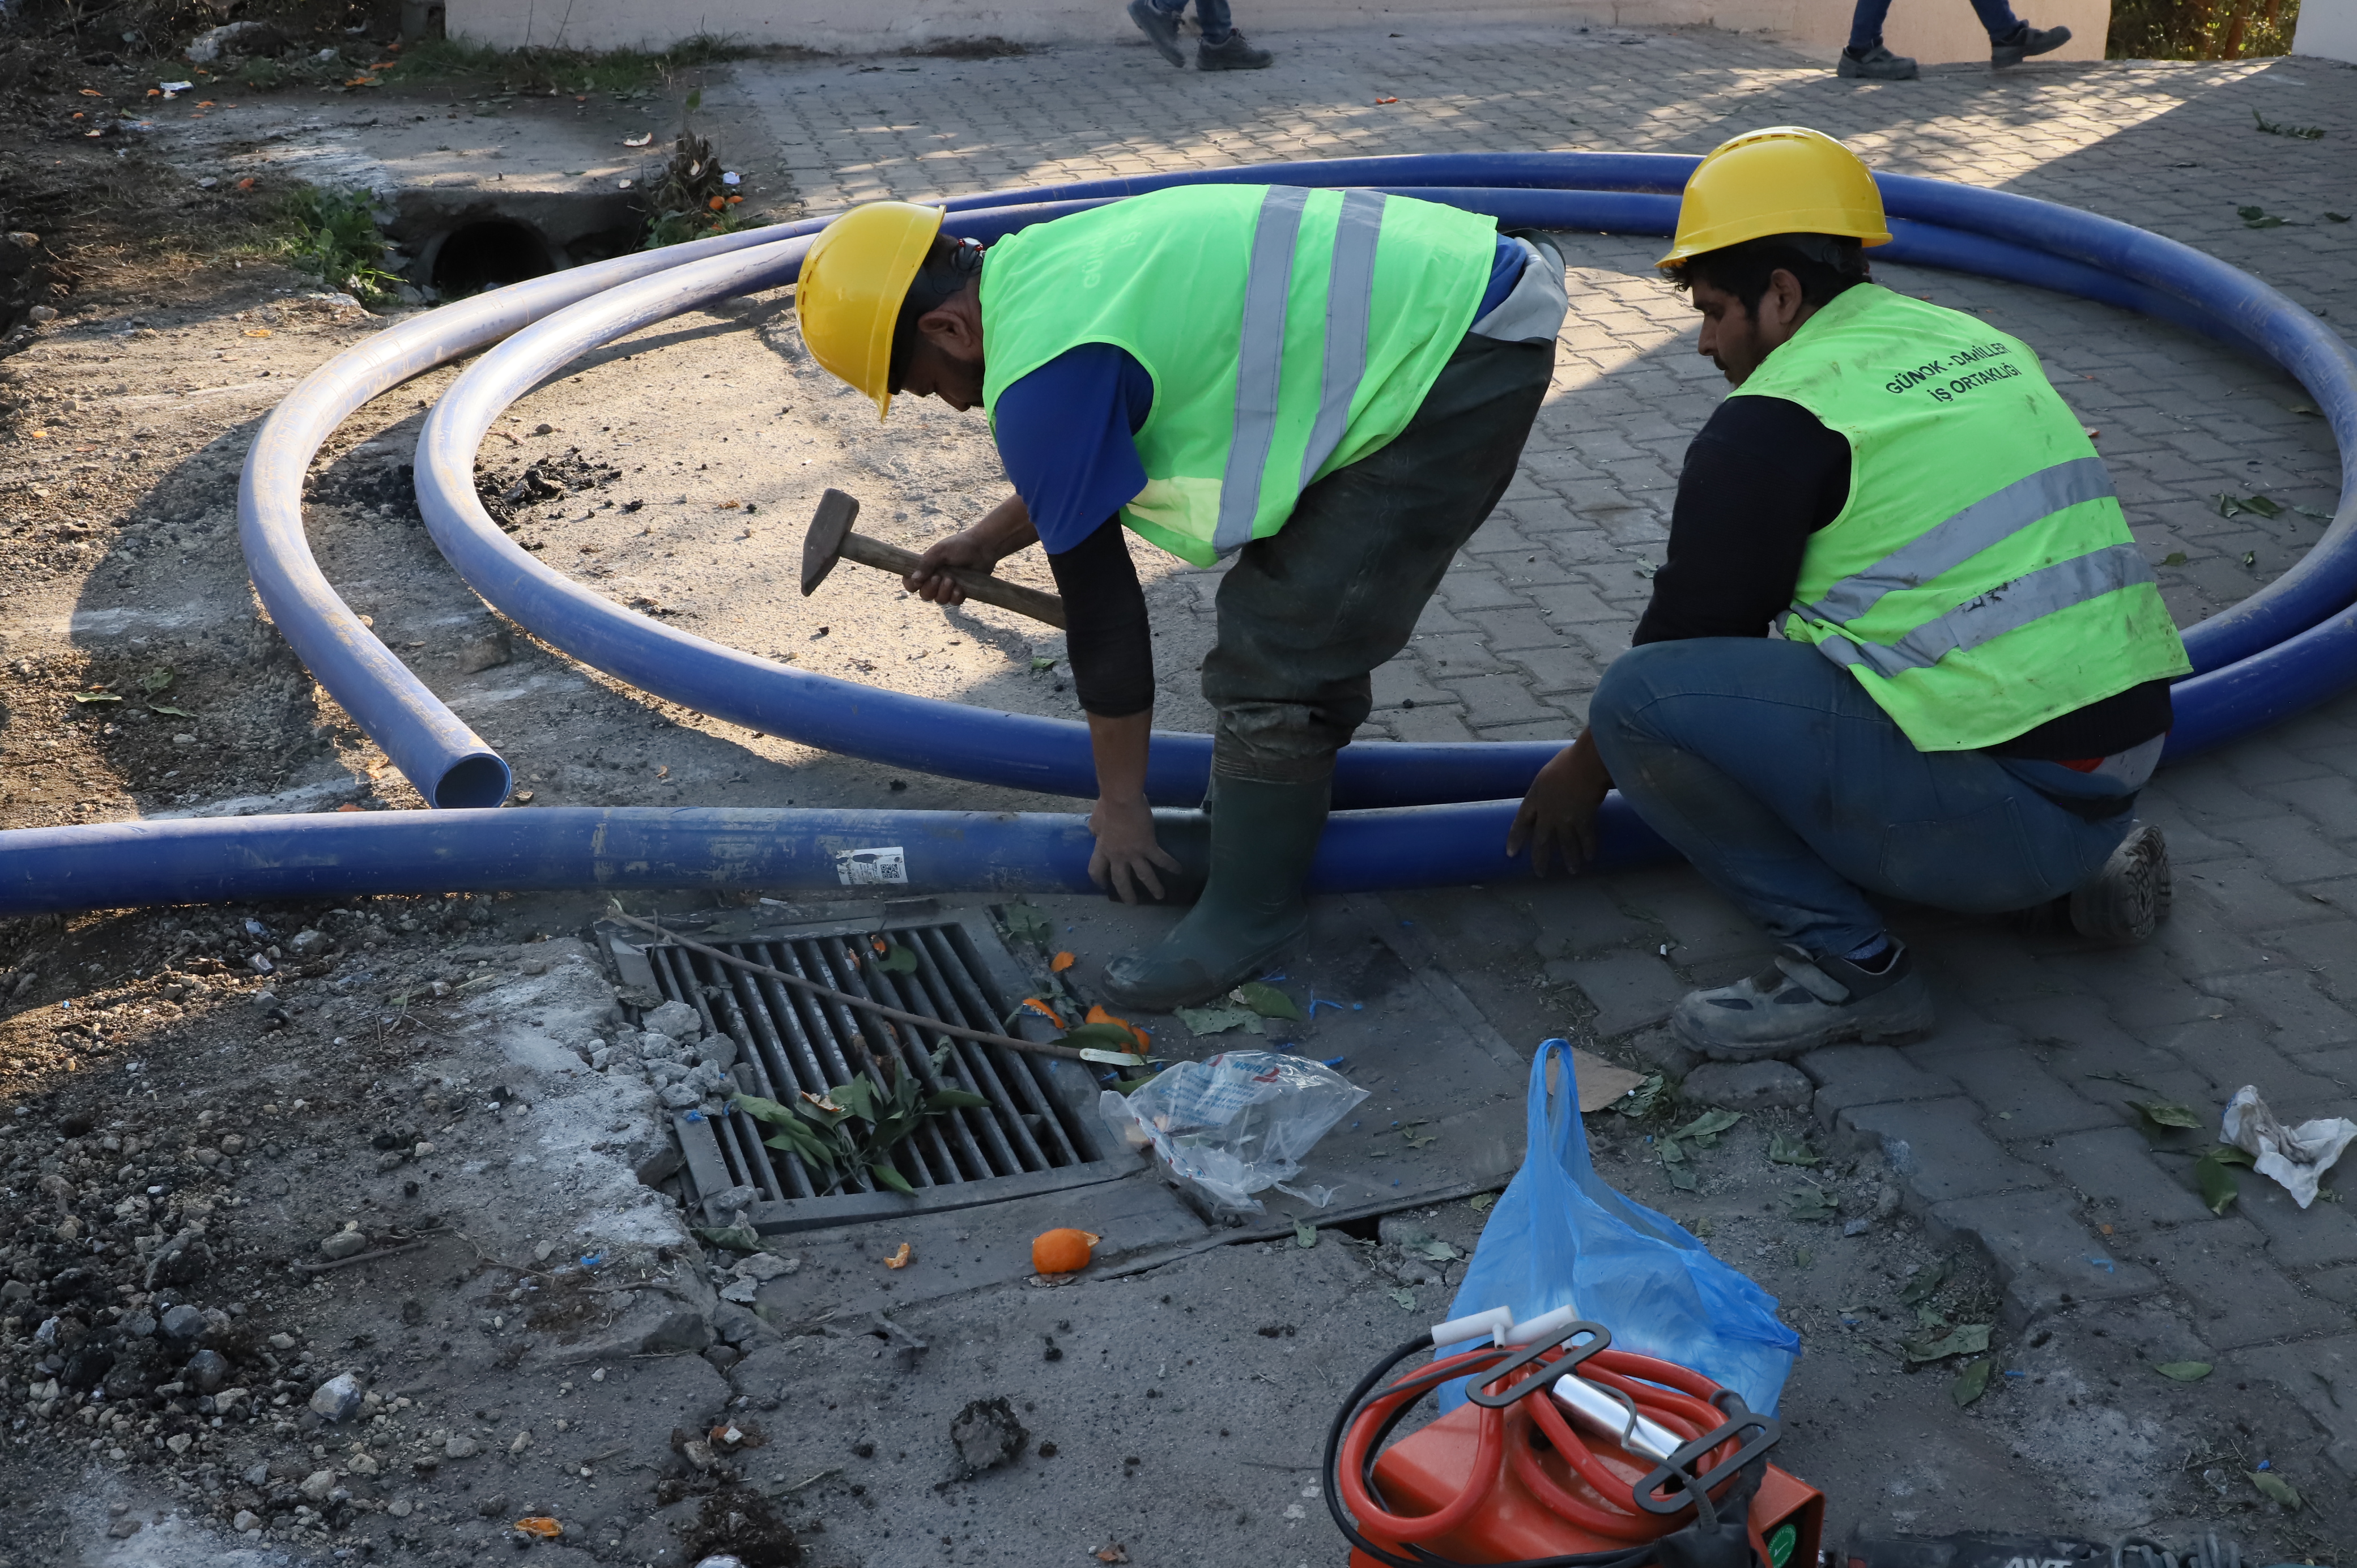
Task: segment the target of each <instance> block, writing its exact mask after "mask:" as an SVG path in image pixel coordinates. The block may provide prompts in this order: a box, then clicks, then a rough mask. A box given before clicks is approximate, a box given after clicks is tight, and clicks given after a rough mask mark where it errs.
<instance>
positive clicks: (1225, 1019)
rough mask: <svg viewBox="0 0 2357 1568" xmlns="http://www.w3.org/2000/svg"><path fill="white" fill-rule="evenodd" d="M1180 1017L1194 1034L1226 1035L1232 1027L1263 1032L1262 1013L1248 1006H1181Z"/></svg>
mask: <svg viewBox="0 0 2357 1568" xmlns="http://www.w3.org/2000/svg"><path fill="white" fill-rule="evenodd" d="M1177 1016H1178V1019H1179V1022H1180V1023H1182V1024H1184V1025H1186V1026H1187V1028H1188V1032H1189V1033H1190V1034H1194V1035H1198V1036H1200V1035H1224V1034H1226V1033H1227V1032H1228V1031H1229V1030H1230V1029H1243V1030H1244V1031H1246V1032H1248V1033H1250V1034H1254V1035H1257V1034H1259V1033H1261V1032H1262V1031H1261V1023H1260V1015H1259V1014H1257V1013H1254V1012H1253V1011H1252V1010H1251V1009H1250V1008H1246V1007H1181V1008H1179V1010H1178V1014H1177Z"/></svg>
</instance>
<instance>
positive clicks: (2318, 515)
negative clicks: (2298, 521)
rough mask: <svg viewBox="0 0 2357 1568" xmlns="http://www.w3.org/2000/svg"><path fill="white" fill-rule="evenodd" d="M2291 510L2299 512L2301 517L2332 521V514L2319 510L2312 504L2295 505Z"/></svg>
mask: <svg viewBox="0 0 2357 1568" xmlns="http://www.w3.org/2000/svg"><path fill="white" fill-rule="evenodd" d="M2291 510H2294V511H2296V512H2298V513H2299V515H2300V516H2302V517H2312V518H2315V519H2317V520H2319V521H2323V522H2330V521H2332V514H2331V513H2330V512H2329V511H2320V510H2318V509H2316V508H2315V507H2312V506H2296V507H2294V508H2292V509H2291Z"/></svg>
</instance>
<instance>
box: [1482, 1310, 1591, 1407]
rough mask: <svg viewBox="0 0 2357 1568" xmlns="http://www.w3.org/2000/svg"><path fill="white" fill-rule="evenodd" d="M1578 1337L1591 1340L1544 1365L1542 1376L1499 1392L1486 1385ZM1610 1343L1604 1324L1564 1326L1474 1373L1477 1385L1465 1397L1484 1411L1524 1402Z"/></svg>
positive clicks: (1523, 1367)
mask: <svg viewBox="0 0 2357 1568" xmlns="http://www.w3.org/2000/svg"><path fill="white" fill-rule="evenodd" d="M1582 1334H1588V1335H1593V1336H1594V1337H1593V1338H1591V1339H1589V1340H1588V1342H1587V1344H1585V1345H1582V1346H1580V1347H1579V1348H1577V1349H1575V1350H1573V1351H1571V1352H1570V1354H1568V1355H1566V1356H1562V1357H1558V1358H1557V1359H1555V1360H1552V1361H1548V1362H1546V1365H1545V1369H1544V1373H1543V1374H1541V1375H1539V1376H1536V1377H1529V1378H1524V1379H1523V1380H1521V1381H1520V1382H1518V1383H1515V1384H1514V1385H1513V1386H1512V1387H1511V1388H1509V1389H1507V1390H1506V1391H1504V1392H1503V1393H1491V1391H1490V1388H1489V1385H1490V1384H1491V1383H1496V1382H1501V1381H1503V1380H1506V1379H1508V1378H1511V1377H1512V1376H1513V1375H1514V1374H1515V1373H1517V1372H1520V1371H1522V1370H1523V1369H1525V1368H1528V1367H1530V1366H1531V1365H1532V1364H1533V1363H1534V1362H1537V1361H1540V1360H1541V1359H1544V1357H1545V1356H1546V1353H1547V1352H1548V1351H1550V1350H1553V1349H1555V1348H1556V1347H1557V1346H1560V1345H1565V1344H1567V1343H1568V1342H1569V1341H1571V1340H1573V1339H1575V1338H1577V1337H1579V1336H1580V1335H1582ZM1611 1343H1612V1330H1610V1329H1609V1328H1607V1327H1605V1326H1604V1325H1602V1324H1600V1323H1587V1322H1574V1323H1566V1324H1565V1325H1564V1326H1563V1330H1562V1332H1561V1333H1558V1334H1551V1335H1549V1336H1548V1337H1545V1338H1544V1339H1535V1340H1533V1341H1532V1342H1531V1343H1530V1344H1528V1345H1525V1346H1523V1348H1521V1349H1519V1350H1517V1351H1515V1352H1514V1353H1513V1354H1512V1355H1511V1356H1509V1357H1507V1358H1506V1359H1504V1360H1502V1361H1501V1362H1499V1363H1498V1364H1497V1365H1496V1366H1494V1367H1491V1369H1489V1370H1487V1371H1485V1372H1480V1373H1477V1374H1475V1375H1476V1376H1478V1377H1479V1378H1480V1383H1479V1384H1477V1385H1474V1386H1472V1387H1469V1388H1468V1389H1467V1390H1466V1391H1465V1397H1466V1398H1467V1399H1469V1400H1471V1401H1472V1402H1474V1403H1475V1404H1478V1405H1480V1407H1481V1408H1482V1409H1484V1410H1503V1409H1505V1408H1506V1407H1507V1406H1508V1405H1510V1404H1512V1403H1513V1402H1515V1401H1516V1400H1520V1399H1527V1398H1529V1397H1530V1396H1531V1395H1532V1394H1533V1393H1534V1392H1536V1391H1538V1390H1540V1389H1544V1388H1546V1387H1549V1386H1550V1385H1552V1384H1553V1383H1554V1381H1555V1379H1556V1378H1557V1377H1561V1376H1565V1375H1567V1374H1568V1373H1569V1372H1570V1371H1571V1370H1572V1369H1574V1368H1576V1367H1577V1366H1578V1365H1579V1364H1580V1363H1581V1362H1582V1361H1585V1360H1587V1359H1588V1358H1589V1357H1590V1356H1593V1355H1595V1354H1596V1353H1597V1352H1598V1350H1601V1349H1603V1348H1606V1347H1607V1346H1609V1345H1610V1344H1611Z"/></svg>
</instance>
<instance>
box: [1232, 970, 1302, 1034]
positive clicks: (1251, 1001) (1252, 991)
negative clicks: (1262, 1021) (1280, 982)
mask: <svg viewBox="0 0 2357 1568" xmlns="http://www.w3.org/2000/svg"><path fill="white" fill-rule="evenodd" d="M1228 995H1229V996H1230V997H1231V998H1232V999H1233V1000H1234V1001H1237V1002H1240V1003H1242V1004H1243V1005H1245V1006H1247V1007H1249V1008H1251V1009H1252V1010H1253V1011H1254V1012H1255V1013H1257V1014H1259V1015H1261V1016H1262V1017H1264V1018H1290V1019H1292V1020H1293V1021H1295V1022H1296V1023H1298V1022H1300V1019H1301V1009H1300V1008H1299V1007H1297V1006H1296V1005H1294V1002H1293V998H1292V997H1290V996H1287V995H1286V993H1284V992H1282V991H1279V990H1278V989H1277V988H1276V987H1275V986H1274V985H1265V984H1263V983H1261V982H1259V981H1257V980H1247V981H1245V982H1244V983H1243V984H1242V985H1239V986H1237V987H1236V988H1235V989H1234V990H1233V991H1231V992H1230V993H1228Z"/></svg>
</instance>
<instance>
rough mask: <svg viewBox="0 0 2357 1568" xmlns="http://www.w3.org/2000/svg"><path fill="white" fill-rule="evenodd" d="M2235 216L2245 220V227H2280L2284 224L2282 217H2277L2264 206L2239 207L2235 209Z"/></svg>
mask: <svg viewBox="0 0 2357 1568" xmlns="http://www.w3.org/2000/svg"><path fill="white" fill-rule="evenodd" d="M2234 216H2235V217H2237V218H2240V219H2241V220H2243V227H2244V228H2245V229H2280V228H2282V227H2283V226H2284V220H2282V219H2280V218H2277V217H2276V216H2275V215H2274V214H2272V213H2270V212H2269V211H2267V209H2266V208H2264V207H2237V208H2236V209H2234Z"/></svg>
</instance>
